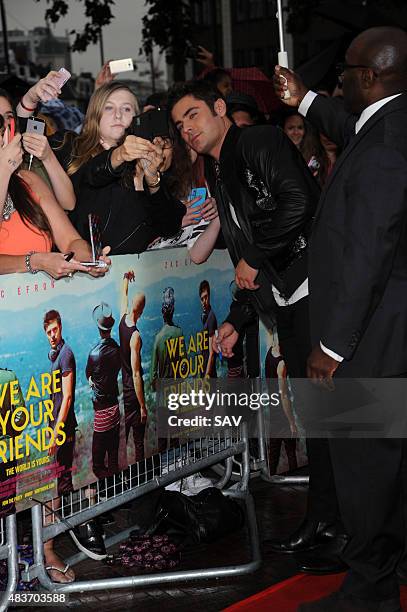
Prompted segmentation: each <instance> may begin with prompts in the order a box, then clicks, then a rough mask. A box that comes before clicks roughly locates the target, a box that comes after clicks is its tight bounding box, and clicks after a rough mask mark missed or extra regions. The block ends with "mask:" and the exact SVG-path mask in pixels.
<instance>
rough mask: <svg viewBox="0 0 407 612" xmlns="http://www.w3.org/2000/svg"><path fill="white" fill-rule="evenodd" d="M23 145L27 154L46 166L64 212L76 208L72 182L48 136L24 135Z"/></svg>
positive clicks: (56, 196)
mask: <svg viewBox="0 0 407 612" xmlns="http://www.w3.org/2000/svg"><path fill="white" fill-rule="evenodd" d="M23 145H24V149H25V150H26V151H27V153H30V154H31V155H34V157H37V158H38V159H39V160H41V161H42V163H43V164H44V168H45V170H46V171H47V174H48V176H49V179H50V181H51V186H52V189H53V192H54V194H55V198H56V199H57V201H58V202H59V204H60V205H61V206H62V208H63V209H64V210H73V209H74V208H75V203H76V197H75V192H74V188H73V185H72V181H71V179H70V178H69V176H68V175H67V173H66V172H65V170H64V169H63V167H62V166H61V164H60V163H59V161H58V159H57V157H56V155H55V153H54V151H53V150H52V149H51V146H50V144H49V142H48V138H47V137H46V136H42V135H40V134H30V133H28V132H26V133H25V134H23Z"/></svg>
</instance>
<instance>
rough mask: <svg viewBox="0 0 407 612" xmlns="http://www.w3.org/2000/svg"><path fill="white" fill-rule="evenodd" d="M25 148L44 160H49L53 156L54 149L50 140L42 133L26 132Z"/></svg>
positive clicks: (24, 135)
mask: <svg viewBox="0 0 407 612" xmlns="http://www.w3.org/2000/svg"><path fill="white" fill-rule="evenodd" d="M23 146H24V150H25V151H27V153H30V155H34V157H37V158H38V159H40V160H41V161H42V162H45V161H47V160H48V159H49V158H50V157H51V156H52V149H51V147H50V144H49V142H48V138H47V137H46V136H43V135H41V134H32V133H29V132H25V134H23Z"/></svg>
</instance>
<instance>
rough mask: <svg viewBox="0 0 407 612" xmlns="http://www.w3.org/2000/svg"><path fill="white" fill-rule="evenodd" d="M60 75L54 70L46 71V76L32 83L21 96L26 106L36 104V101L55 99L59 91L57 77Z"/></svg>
mask: <svg viewBox="0 0 407 612" xmlns="http://www.w3.org/2000/svg"><path fill="white" fill-rule="evenodd" d="M59 76H60V75H59V74H58V72H57V71H56V70H51V71H50V72H48V74H47V76H45V77H44V78H43V79H40V80H39V81H37V83H35V85H33V86H32V87H31V88H30V89H29V90H28V91H27V93H25V94H24V96H23V102H24V103H25V104H27V106H29V107H31V105H32V106H37V104H38V102H49V101H50V100H55V98H58V96H59V94H60V93H61V90H60V88H59V87H58V80H57V79H58V77H59Z"/></svg>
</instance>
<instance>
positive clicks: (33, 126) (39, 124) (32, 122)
mask: <svg viewBox="0 0 407 612" xmlns="http://www.w3.org/2000/svg"><path fill="white" fill-rule="evenodd" d="M25 131H26V132H27V133H28V134H40V136H43V135H44V132H45V121H43V120H42V119H38V118H37V117H29V118H28V119H27V127H26V130H25Z"/></svg>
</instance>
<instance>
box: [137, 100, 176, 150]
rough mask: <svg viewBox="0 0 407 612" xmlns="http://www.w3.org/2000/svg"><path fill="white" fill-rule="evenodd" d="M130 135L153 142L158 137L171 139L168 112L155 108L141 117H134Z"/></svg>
mask: <svg viewBox="0 0 407 612" xmlns="http://www.w3.org/2000/svg"><path fill="white" fill-rule="evenodd" d="M129 133H130V134H132V135H133V136H138V137H139V138H144V139H145V140H150V142H152V141H153V140H154V138H156V136H161V138H169V135H170V132H169V127H168V115H167V111H166V110H164V109H162V108H154V109H153V110H149V111H146V112H145V113H142V114H141V115H137V116H136V117H134V119H133V121H132V122H131V125H130V128H129Z"/></svg>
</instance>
